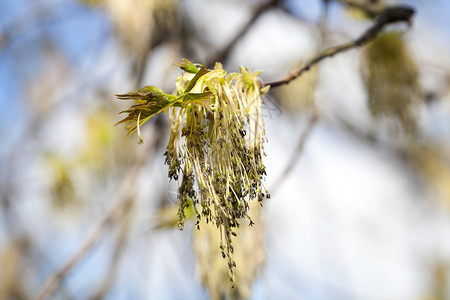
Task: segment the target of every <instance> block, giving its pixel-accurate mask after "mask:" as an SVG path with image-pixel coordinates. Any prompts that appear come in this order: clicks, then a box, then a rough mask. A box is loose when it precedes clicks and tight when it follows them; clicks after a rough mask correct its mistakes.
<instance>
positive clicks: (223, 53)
mask: <svg viewBox="0 0 450 300" xmlns="http://www.w3.org/2000/svg"><path fill="white" fill-rule="evenodd" d="M279 1H280V0H270V1H268V2H266V3H264V4H262V5H261V6H259V7H258V8H257V9H256V10H255V11H254V13H253V15H252V17H251V18H250V20H249V21H248V22H247V24H245V26H244V27H242V29H241V30H240V31H239V32H238V33H237V34H236V36H235V37H234V38H233V39H232V40H231V41H230V42H229V43H228V45H227V46H225V47H224V48H223V49H222V50H221V51H220V52H219V53H217V54H216V55H215V56H214V58H213V59H211V60H210V61H208V62H207V63H206V65H207V66H208V67H209V68H213V67H214V63H215V62H216V61H220V62H222V63H223V62H225V61H226V58H227V57H228V56H229V54H230V52H231V50H232V49H233V48H234V46H235V45H236V44H237V42H238V41H239V40H240V39H241V38H242V37H243V36H244V35H245V34H246V33H247V32H248V31H249V30H250V28H251V27H252V26H253V24H254V23H255V22H256V20H258V18H259V17H260V16H261V15H262V14H263V13H264V12H266V11H267V10H268V9H270V8H272V7H275V6H276V5H277V4H278V2H279Z"/></svg>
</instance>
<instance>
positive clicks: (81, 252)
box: [34, 137, 157, 300]
mask: <svg viewBox="0 0 450 300" xmlns="http://www.w3.org/2000/svg"><path fill="white" fill-rule="evenodd" d="M156 141H157V138H156V137H154V138H153V140H152V142H150V143H148V144H147V145H148V146H147V148H146V149H144V150H143V151H142V152H141V153H140V156H139V157H138V158H137V159H136V160H135V161H134V164H133V165H132V166H131V167H130V168H129V169H128V170H127V172H126V174H125V176H124V178H123V180H122V181H121V185H120V186H119V188H118V191H117V194H116V195H117V199H116V202H115V203H114V205H113V206H112V207H110V209H109V210H108V211H107V212H106V214H105V216H104V217H103V219H102V220H101V221H100V223H99V224H98V225H97V226H96V227H95V228H94V229H93V230H92V231H91V232H90V234H89V235H88V237H87V238H86V239H85V240H84V242H83V243H82V245H81V246H80V247H79V248H78V250H77V251H75V253H74V254H73V255H72V256H71V257H70V258H69V260H67V261H66V263H65V264H64V265H63V266H62V267H61V268H60V269H59V270H57V271H56V272H55V273H53V274H52V275H51V276H50V277H48V278H47V280H46V281H45V282H44V284H43V286H42V287H41V289H40V291H39V292H38V293H37V296H36V297H35V298H34V299H36V300H44V299H47V298H48V297H50V296H51V295H52V293H53V292H54V291H55V290H56V289H57V288H58V287H59V286H60V285H61V282H62V281H63V279H64V278H65V277H66V276H67V274H69V272H70V271H72V269H73V268H74V267H75V266H77V265H78V264H79V263H80V262H81V261H82V260H83V259H84V258H85V257H86V255H87V254H89V252H90V251H91V250H92V249H93V248H94V246H95V245H97V243H98V242H99V241H100V239H101V238H102V237H103V236H104V234H105V232H106V230H107V229H108V225H110V224H111V223H113V222H114V221H115V220H116V219H117V218H118V217H119V216H120V214H121V212H122V211H123V209H124V207H126V206H127V205H130V204H131V202H132V200H133V199H134V192H135V189H134V187H133V186H134V185H135V182H136V178H137V176H138V175H139V172H140V170H141V169H142V166H143V165H145V161H146V159H147V158H148V157H151V155H150V154H149V153H151V151H152V150H153V149H154V148H155V145H156V144H157V143H156Z"/></svg>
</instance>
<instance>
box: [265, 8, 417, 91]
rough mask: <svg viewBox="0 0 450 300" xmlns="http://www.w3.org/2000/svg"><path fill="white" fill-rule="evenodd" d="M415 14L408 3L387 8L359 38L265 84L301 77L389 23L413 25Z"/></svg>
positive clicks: (368, 37)
mask: <svg viewBox="0 0 450 300" xmlns="http://www.w3.org/2000/svg"><path fill="white" fill-rule="evenodd" d="M413 15H414V9H413V8H411V7H409V6H406V5H400V6H395V7H391V8H387V9H386V10H385V11H384V12H383V13H381V14H380V15H379V16H378V17H377V18H376V23H375V24H374V25H373V26H372V27H370V28H369V29H368V30H367V31H366V32H364V33H363V34H362V35H361V36H360V37H359V38H357V39H356V40H354V41H351V42H348V43H345V44H343V45H340V46H336V47H331V48H328V49H326V50H325V51H323V52H322V53H321V54H319V55H318V56H316V57H315V58H313V59H312V60H310V61H309V62H307V63H306V64H304V65H303V66H301V67H298V68H295V69H294V70H292V71H291V73H290V74H289V75H288V76H287V77H285V78H284V79H282V80H279V81H274V82H268V83H265V84H264V85H265V86H267V85H270V86H271V87H277V86H280V85H284V84H288V83H289V82H291V81H292V80H294V79H296V78H297V77H299V76H300V75H301V74H302V73H304V72H306V71H309V70H310V69H311V67H312V66H314V65H316V64H317V63H319V62H321V61H322V60H324V59H325V58H327V57H332V56H334V55H336V54H338V53H340V52H344V51H347V50H349V49H352V48H356V47H360V46H362V45H365V44H366V43H368V42H369V41H370V40H372V39H373V38H375V37H376V36H377V34H378V33H379V32H380V31H381V30H382V29H383V28H384V27H385V26H386V25H388V24H392V23H397V22H406V23H408V24H409V25H411V19H412V17H413Z"/></svg>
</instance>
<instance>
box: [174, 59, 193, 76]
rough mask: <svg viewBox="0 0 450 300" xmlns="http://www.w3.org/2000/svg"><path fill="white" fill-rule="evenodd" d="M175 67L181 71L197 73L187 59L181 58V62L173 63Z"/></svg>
mask: <svg viewBox="0 0 450 300" xmlns="http://www.w3.org/2000/svg"><path fill="white" fill-rule="evenodd" d="M174 65H175V66H179V67H180V68H181V69H182V70H183V71H186V72H188V73H192V74H196V73H197V72H198V69H197V67H196V66H195V65H194V64H193V63H192V62H191V61H190V60H188V59H186V58H183V61H182V62H178V63H174Z"/></svg>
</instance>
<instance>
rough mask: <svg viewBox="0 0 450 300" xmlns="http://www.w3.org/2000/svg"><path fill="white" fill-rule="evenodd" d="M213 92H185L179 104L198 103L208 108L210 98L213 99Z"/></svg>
mask: <svg viewBox="0 0 450 300" xmlns="http://www.w3.org/2000/svg"><path fill="white" fill-rule="evenodd" d="M213 96H214V94H213V93H211V92H204V93H187V94H185V95H184V96H183V101H182V102H181V104H183V105H188V104H193V105H200V106H203V107H204V108H206V109H210V107H209V106H210V104H211V100H212V99H213Z"/></svg>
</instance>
